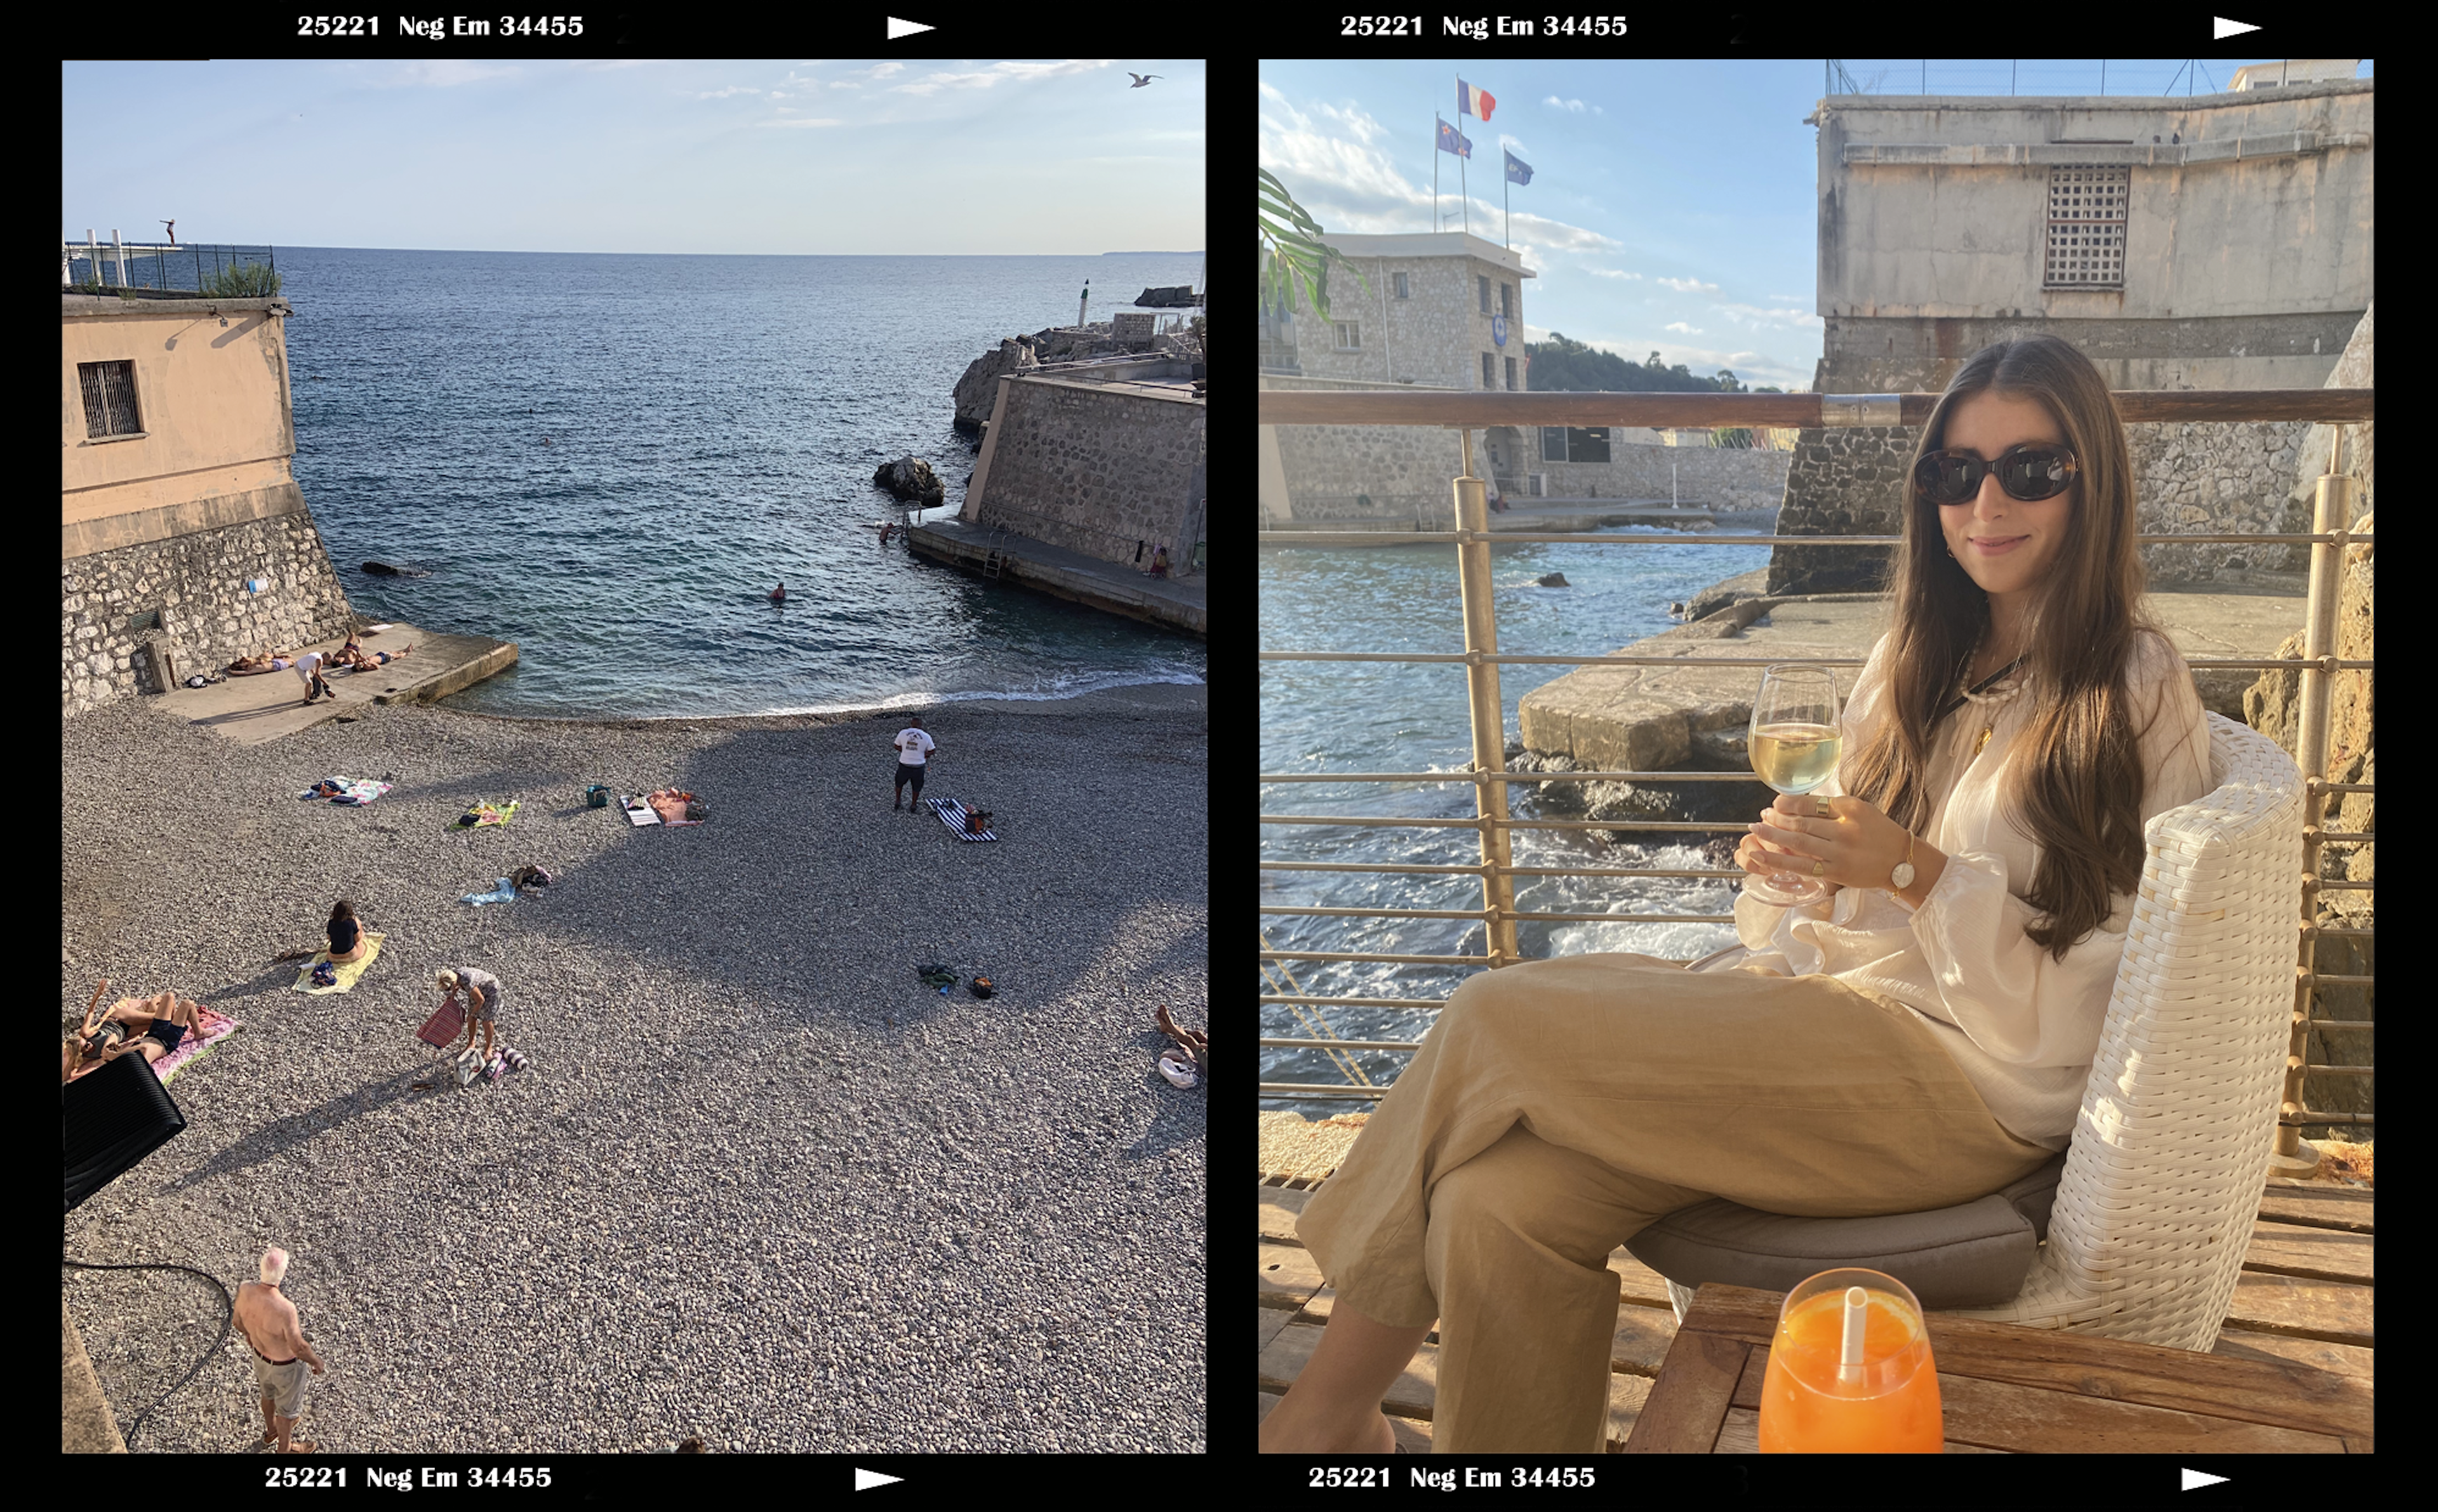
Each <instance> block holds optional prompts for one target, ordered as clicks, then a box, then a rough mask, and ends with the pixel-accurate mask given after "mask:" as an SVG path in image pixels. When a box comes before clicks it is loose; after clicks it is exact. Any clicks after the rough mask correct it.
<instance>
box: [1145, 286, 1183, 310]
mask: <svg viewBox="0 0 2438 1512" xmlns="http://www.w3.org/2000/svg"><path fill="white" fill-rule="evenodd" d="M1135 303H1136V304H1138V305H1140V306H1141V307H1142V308H1145V309H1175V308H1178V307H1179V306H1183V305H1191V304H1193V285H1192V284H1178V285H1177V286H1176V287H1175V288H1174V289H1146V290H1143V291H1142V292H1141V293H1140V294H1137V295H1136V296H1135Z"/></svg>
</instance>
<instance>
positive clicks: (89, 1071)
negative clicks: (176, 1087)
mask: <svg viewBox="0 0 2438 1512" xmlns="http://www.w3.org/2000/svg"><path fill="white" fill-rule="evenodd" d="M195 1017H196V1018H197V1019H198V1020H200V1021H201V1022H202V1024H203V1033H201V1034H196V1033H193V1032H191V1031H189V1032H188V1033H186V1034H185V1035H182V1036H181V1037H180V1038H179V1040H178V1047H177V1048H176V1049H174V1050H171V1051H170V1052H169V1053H168V1054H167V1055H165V1056H163V1057H161V1059H159V1060H157V1061H155V1062H153V1063H152V1069H153V1071H154V1072H155V1073H156V1074H157V1075H158V1076H159V1077H160V1079H161V1082H162V1084H163V1085H165V1086H166V1085H168V1081H169V1079H170V1078H171V1077H173V1076H176V1075H177V1074H178V1073H179V1072H180V1071H183V1070H185V1069H186V1066H187V1065H188V1064H192V1063H193V1062H196V1061H199V1060H201V1059H203V1057H204V1056H206V1055H209V1054H211V1053H212V1052H213V1051H214V1050H216V1049H218V1048H220V1044H221V1041H222V1040H224V1039H227V1038H228V1037H229V1036H230V1035H232V1034H235V1033H236V1032H237V1031H238V1030H239V1029H243V1028H245V1026H244V1025H242V1024H239V1022H238V1021H237V1020H235V1019H233V1018H231V1017H229V1016H228V1015H227V1014H226V1013H221V1012H215V1011H212V1010H211V1009H208V1008H203V1007H201V1006H200V1005H198V1008H197V1011H196V1013H195ZM101 1064H102V1063H101V1062H99V1061H95V1062H93V1063H91V1064H88V1065H87V1066H85V1068H84V1069H83V1070H81V1071H79V1072H78V1073H77V1074H76V1075H75V1076H72V1077H70V1078H69V1079H68V1080H69V1081H83V1080H84V1079H85V1078H86V1077H89V1076H91V1075H93V1073H94V1072H95V1071H97V1070H98V1069H99V1068H100V1066H101Z"/></svg>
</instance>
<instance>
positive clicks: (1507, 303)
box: [1498, 284, 1515, 320]
mask: <svg viewBox="0 0 2438 1512" xmlns="http://www.w3.org/2000/svg"><path fill="white" fill-rule="evenodd" d="M1514 295H1515V286H1514V285H1513V284H1500V285H1499V286H1498V313H1500V314H1501V315H1504V316H1506V317H1507V318H1508V319H1509V320H1513V319H1514V318H1515V300H1514Z"/></svg>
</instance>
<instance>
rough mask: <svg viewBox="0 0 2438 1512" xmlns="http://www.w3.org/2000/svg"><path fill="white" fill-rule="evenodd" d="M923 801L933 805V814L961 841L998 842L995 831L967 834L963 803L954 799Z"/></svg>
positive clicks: (929, 799) (928, 799)
mask: <svg viewBox="0 0 2438 1512" xmlns="http://www.w3.org/2000/svg"><path fill="white" fill-rule="evenodd" d="M923 801H924V802H926V803H928V804H930V805H931V812H932V813H934V814H937V815H938V816H940V822H941V823H943V824H945V825H946V826H947V827H948V828H949V829H950V830H951V831H953V832H954V833H955V835H956V836H957V838H958V839H960V840H996V839H998V831H997V830H995V829H990V830H984V831H982V833H981V834H980V835H968V834H966V833H965V806H964V805H963V803H960V802H958V801H957V800H955V799H953V798H927V799H925V800H923Z"/></svg>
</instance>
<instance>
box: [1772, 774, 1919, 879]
mask: <svg viewBox="0 0 2438 1512" xmlns="http://www.w3.org/2000/svg"><path fill="white" fill-rule="evenodd" d="M1824 810H1825V811H1826V812H1825V813H1824V812H1823V811H1824ZM1748 829H1749V831H1750V833H1749V834H1747V835H1745V836H1744V838H1743V840H1742V841H1741V842H1740V844H1739V845H1738V846H1737V847H1736V862H1737V864H1738V865H1739V866H1741V867H1742V868H1743V869H1744V870H1747V871H1750V872H1753V873H1755V874H1756V875H1760V876H1767V875H1769V874H1770V873H1772V872H1784V873H1787V874H1788V875H1791V876H1797V877H1811V878H1816V879H1817V880H1819V881H1823V882H1827V883H1829V884H1832V885H1834V886H1836V887H1841V888H1884V887H1886V886H1887V885H1888V877H1889V874H1890V873H1891V872H1893V871H1895V870H1896V869H1897V864H1898V863H1899V862H1900V861H1902V860H1903V859H1904V858H1905V848H1906V844H1907V842H1908V840H1909V839H1910V836H1909V835H1907V833H1906V831H1905V827H1904V826H1903V825H1901V824H1899V823H1898V822H1897V821H1896V820H1894V819H1892V818H1888V817H1887V816H1886V815H1884V814H1882V813H1881V812H1880V811H1879V810H1878V809H1876V808H1874V807H1872V806H1871V805H1870V804H1869V803H1867V802H1865V801H1864V800H1862V799H1859V798H1824V797H1822V796H1820V795H1818V794H1816V793H1781V794H1779V795H1778V798H1777V801H1776V802H1775V803H1773V804H1771V805H1770V806H1769V807H1768V808H1766V809H1764V810H1762V811H1761V818H1760V822H1759V823H1757V824H1753V825H1750V826H1748ZM1926 849H1927V848H1926V847H1919V846H1917V848H1916V853H1915V864H1916V867H1917V869H1918V868H1919V867H1920V857H1921V854H1922V853H1923V852H1924V851H1925V850H1926Z"/></svg>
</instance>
